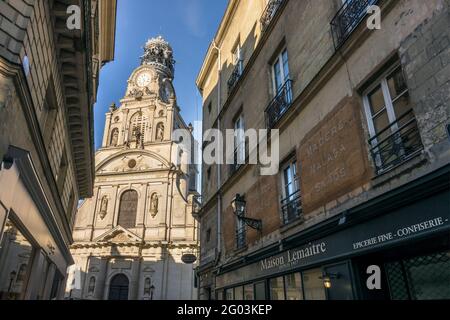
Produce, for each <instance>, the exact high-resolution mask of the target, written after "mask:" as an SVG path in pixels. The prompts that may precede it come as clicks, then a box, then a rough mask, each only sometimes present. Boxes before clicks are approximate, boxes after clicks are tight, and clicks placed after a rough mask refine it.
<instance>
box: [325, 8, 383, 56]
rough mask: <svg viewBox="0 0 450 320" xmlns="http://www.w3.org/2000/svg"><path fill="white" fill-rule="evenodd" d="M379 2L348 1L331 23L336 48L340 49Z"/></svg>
mask: <svg viewBox="0 0 450 320" xmlns="http://www.w3.org/2000/svg"><path fill="white" fill-rule="evenodd" d="M378 1H379V0H347V1H346V2H345V3H344V4H343V5H342V7H341V8H340V9H339V11H338V12H337V14H336V15H335V17H334V18H333V20H332V21H331V32H332V34H333V41H334V47H335V48H336V49H339V48H340V47H341V46H342V45H343V44H344V42H345V41H346V40H347V39H348V38H349V37H350V35H351V34H352V33H353V31H355V29H356V28H357V27H358V25H359V24H360V23H361V22H362V21H363V20H364V18H365V17H366V16H367V14H368V12H367V9H368V8H369V7H370V6H372V5H375V4H377V3H378Z"/></svg>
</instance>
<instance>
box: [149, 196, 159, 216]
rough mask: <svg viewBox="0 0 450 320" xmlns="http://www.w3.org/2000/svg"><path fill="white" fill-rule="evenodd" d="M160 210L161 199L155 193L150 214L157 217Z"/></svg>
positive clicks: (151, 200) (151, 199) (151, 201)
mask: <svg viewBox="0 0 450 320" xmlns="http://www.w3.org/2000/svg"><path fill="white" fill-rule="evenodd" d="M158 209H159V197H158V194H156V193H154V194H153V195H152V196H151V198H150V214H151V215H152V217H153V218H154V217H156V215H157V214H158Z"/></svg>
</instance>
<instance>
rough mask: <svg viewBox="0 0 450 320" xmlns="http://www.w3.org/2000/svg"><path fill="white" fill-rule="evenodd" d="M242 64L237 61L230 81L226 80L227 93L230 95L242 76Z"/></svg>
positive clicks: (240, 61)
mask: <svg viewBox="0 0 450 320" xmlns="http://www.w3.org/2000/svg"><path fill="white" fill-rule="evenodd" d="M243 67H244V64H243V61H242V60H239V61H238V63H237V64H236V66H235V67H234V70H233V73H232V74H231V77H230V79H229V80H228V92H229V93H230V92H231V90H233V88H234V86H235V85H236V83H237V82H238V80H239V79H240V77H241V76H242V71H243V69H244V68H243Z"/></svg>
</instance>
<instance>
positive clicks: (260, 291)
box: [255, 281, 267, 301]
mask: <svg viewBox="0 0 450 320" xmlns="http://www.w3.org/2000/svg"><path fill="white" fill-rule="evenodd" d="M266 299H267V298H266V283H265V282H264V281H262V282H258V283H256V284H255V300H257V301H262V300H266Z"/></svg>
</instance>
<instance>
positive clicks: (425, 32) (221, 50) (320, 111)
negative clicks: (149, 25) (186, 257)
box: [197, 0, 450, 300]
mask: <svg viewBox="0 0 450 320" xmlns="http://www.w3.org/2000/svg"><path fill="white" fill-rule="evenodd" d="M372 5H376V6H378V8H379V9H380V12H379V14H380V15H381V21H380V22H381V24H380V28H379V29H377V28H373V27H370V26H374V25H373V24H372V22H376V19H375V20H374V18H376V15H377V13H378V11H377V10H368V9H376V8H374V7H372ZM449 41H450V2H449V1H448V0H430V1H420V0H407V1H406V0H399V1H396V0H378V1H377V0H347V1H345V0H344V1H342V0H331V1H330V0H315V1H313V0H268V1H266V0H230V1H229V4H228V7H227V10H226V12H225V14H224V17H223V20H222V22H221V24H220V26H219V29H218V31H217V33H216V36H215V38H214V39H213V41H212V43H211V45H210V47H209V50H208V52H207V54H206V57H205V60H204V63H203V66H202V68H201V70H200V73H199V75H198V79H197V86H198V88H199V90H200V92H201V93H202V96H203V131H204V132H206V131H207V130H208V129H211V128H216V129H219V130H222V131H223V130H225V129H233V128H234V129H244V130H246V129H251V128H256V129H269V130H271V129H276V130H279V135H280V137H279V152H280V170H279V173H278V174H277V175H273V176H263V175H261V169H262V166H261V165H250V164H243V165H207V164H204V165H203V169H202V176H203V182H202V206H201V209H200V210H199V212H198V219H199V221H200V223H201V237H200V240H201V254H200V262H199V267H198V269H197V272H198V277H199V286H200V298H201V299H219V300H220V299H226V300H242V299H244V300H254V299H255V300H261V299H272V300H285V299H287V300H303V299H304V300H324V299H329V300H333V299H340V300H342V299H350V300H352V299H394V300H408V299H413V300H415V299H418V300H421V299H432V298H434V299H441V298H449V297H450V291H449V287H448V286H447V285H446V284H445V283H448V281H449V280H450V273H449V270H450V268H449V266H450V244H449V240H450V238H449V232H450V223H449V219H450V210H449V208H450V180H449V178H450V136H449V135H450V102H449V100H450V50H449V47H450V46H449ZM205 140H206V142H204V143H203V150H206V149H207V147H208V145H209V143H211V141H209V139H208V138H207V139H205ZM274 142H275V140H273V141H272V140H271V141H270V146H269V148H271V151H272V152H276V144H275V143H274ZM233 144H234V145H233V146H231V147H232V148H233V149H232V150H235V155H234V158H235V159H236V158H240V157H244V158H247V159H248V158H249V155H251V154H252V152H255V150H254V149H250V150H249V139H246V137H245V136H243V135H236V137H235V141H234V143H233ZM259 147H261V146H259ZM378 280H379V281H378ZM378 282H380V283H378Z"/></svg>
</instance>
